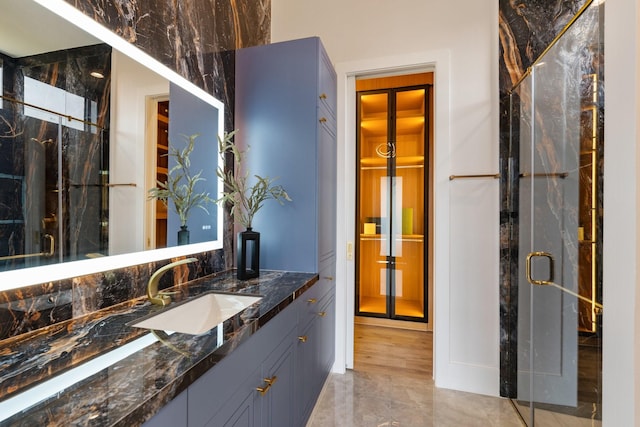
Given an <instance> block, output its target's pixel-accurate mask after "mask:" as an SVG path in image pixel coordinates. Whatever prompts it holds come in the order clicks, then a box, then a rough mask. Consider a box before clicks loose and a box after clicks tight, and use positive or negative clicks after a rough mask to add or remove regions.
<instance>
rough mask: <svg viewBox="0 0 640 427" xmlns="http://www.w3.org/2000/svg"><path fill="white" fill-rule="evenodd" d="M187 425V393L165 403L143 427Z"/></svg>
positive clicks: (179, 426)
mask: <svg viewBox="0 0 640 427" xmlns="http://www.w3.org/2000/svg"><path fill="white" fill-rule="evenodd" d="M186 425H187V392H186V391H184V392H182V393H180V394H179V395H178V396H177V397H176V398H174V399H173V400H172V401H171V402H169V403H167V404H166V405H165V406H164V407H163V408H162V409H161V410H160V412H158V413H157V414H156V415H154V416H153V418H151V419H150V420H148V421H147V422H145V423H144V424H143V427H182V426H186Z"/></svg>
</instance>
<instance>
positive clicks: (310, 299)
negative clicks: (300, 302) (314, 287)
mask: <svg viewBox="0 0 640 427" xmlns="http://www.w3.org/2000/svg"><path fill="white" fill-rule="evenodd" d="M307 302H308V303H309V304H315V303H316V302H318V300H317V299H315V298H309V299H308V300H307Z"/></svg>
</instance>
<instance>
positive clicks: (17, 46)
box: [0, 0, 100, 58]
mask: <svg viewBox="0 0 640 427" xmlns="http://www.w3.org/2000/svg"><path fill="white" fill-rule="evenodd" d="M0 10H1V11H2V13H0V52H2V53H4V54H5V55H8V56H10V57H12V58H22V57H24V56H30V55H36V54H40V53H44V52H53V51H56V50H61V49H69V48H74V47H80V46H87V45H92V44H97V43H100V41H99V40H98V39H96V38H94V37H92V36H90V35H89V34H87V33H85V32H84V31H83V30H81V29H80V28H78V27H76V26H74V25H72V24H70V23H69V22H68V21H66V20H64V19H62V18H60V17H59V16H57V15H55V14H54V13H52V12H50V11H48V10H46V9H45V8H44V7H42V6H40V5H38V4H37V3H35V2H33V1H31V0H0Z"/></svg>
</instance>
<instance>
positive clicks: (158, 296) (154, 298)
mask: <svg viewBox="0 0 640 427" xmlns="http://www.w3.org/2000/svg"><path fill="white" fill-rule="evenodd" d="M195 261H198V259H197V258H186V259H181V260H179V261H174V262H172V263H169V264H167V265H165V266H163V267H160V268H159V269H157V270H156V271H155V272H154V273H153V274H152V275H151V277H150V278H149V284H148V285H147V296H148V297H149V301H151V303H152V304H156V305H162V306H165V305H168V304H169V303H170V302H171V297H170V296H169V295H168V294H166V293H163V292H158V283H159V282H160V278H161V277H162V275H163V274H164V273H166V272H167V271H169V270H171V269H172V268H173V267H177V266H179V265H182V264H188V263H191V262H195Z"/></svg>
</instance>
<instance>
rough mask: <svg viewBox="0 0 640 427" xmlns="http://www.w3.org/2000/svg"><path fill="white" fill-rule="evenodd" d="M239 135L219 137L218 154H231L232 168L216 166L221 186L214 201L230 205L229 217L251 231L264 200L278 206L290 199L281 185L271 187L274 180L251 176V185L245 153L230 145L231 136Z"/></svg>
mask: <svg viewBox="0 0 640 427" xmlns="http://www.w3.org/2000/svg"><path fill="white" fill-rule="evenodd" d="M237 132H238V130H237V129H236V130H234V131H233V132H225V134H224V137H223V138H220V137H218V148H219V151H220V153H223V154H229V153H230V154H232V155H233V169H232V170H228V171H226V172H225V171H224V167H223V166H218V169H217V175H218V177H219V178H220V179H221V180H222V181H223V183H224V190H223V192H222V197H220V198H219V199H218V200H216V202H218V203H222V204H224V203H228V204H229V205H230V206H231V215H233V217H234V218H235V220H236V221H237V222H239V223H240V224H242V225H243V226H244V227H246V228H251V224H252V223H253V217H254V216H255V214H256V213H257V212H258V211H259V210H260V208H261V207H262V205H263V204H264V202H265V201H266V200H269V199H274V200H276V201H277V202H278V203H280V204H281V205H284V202H285V201H287V202H290V201H291V198H290V197H289V195H288V194H287V192H286V191H285V190H284V188H283V187H282V186H281V185H273V182H274V181H275V180H276V179H277V178H269V177H268V176H266V177H262V176H260V175H253V178H254V179H255V183H254V184H253V185H250V184H249V182H248V180H249V172H248V171H245V170H244V164H243V160H244V154H245V153H246V151H247V150H240V149H239V148H238V147H237V146H236V144H235V143H234V142H233V137H234V136H235V134H236V133H237Z"/></svg>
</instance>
